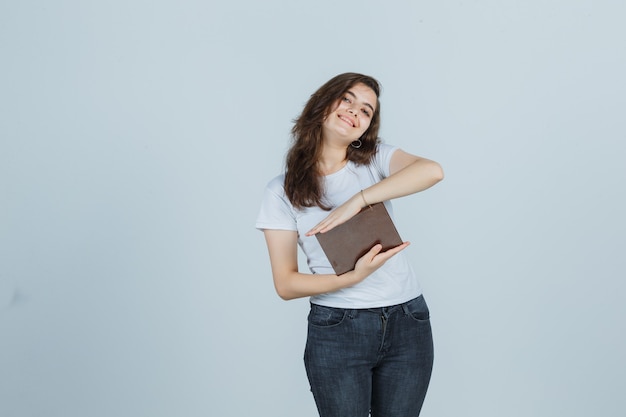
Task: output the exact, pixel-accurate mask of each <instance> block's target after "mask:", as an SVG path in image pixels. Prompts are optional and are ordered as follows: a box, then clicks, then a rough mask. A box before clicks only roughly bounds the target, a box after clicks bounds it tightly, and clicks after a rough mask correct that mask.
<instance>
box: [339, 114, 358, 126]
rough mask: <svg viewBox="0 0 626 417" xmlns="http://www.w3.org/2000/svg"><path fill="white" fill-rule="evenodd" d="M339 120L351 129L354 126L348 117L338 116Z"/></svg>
mask: <svg viewBox="0 0 626 417" xmlns="http://www.w3.org/2000/svg"><path fill="white" fill-rule="evenodd" d="M339 118H340V119H341V120H342V121H343V122H345V123H346V124H348V125H350V126H351V127H354V126H355V123H354V120H352V119H351V118H350V117H348V116H344V115H339Z"/></svg>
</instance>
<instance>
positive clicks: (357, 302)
mask: <svg viewBox="0 0 626 417" xmlns="http://www.w3.org/2000/svg"><path fill="white" fill-rule="evenodd" d="M396 149H398V148H397V147H394V146H391V145H386V144H380V145H379V146H378V151H377V152H376V155H375V156H374V158H373V159H372V162H371V163H370V164H369V165H356V164H355V163H353V162H352V161H348V163H347V164H346V165H345V166H344V167H343V168H342V169H341V170H339V171H337V172H335V173H333V174H331V175H327V176H326V177H324V182H325V183H324V190H325V201H326V202H327V203H329V204H331V205H332V207H337V206H339V205H341V204H343V203H344V202H346V201H347V200H348V199H349V198H350V197H352V196H353V195H355V194H356V193H358V192H359V191H360V190H363V189H365V188H368V187H369V186H371V185H373V184H375V183H377V182H378V181H380V180H381V179H382V178H384V177H386V176H388V175H389V164H390V161H391V155H392V154H393V152H394V151H396ZM381 175H382V177H381ZM284 181H285V176H284V175H279V176H277V177H275V178H274V179H272V180H271V181H270V182H269V183H268V185H267V187H266V189H265V194H264V197H263V201H262V204H261V210H260V211H259V215H258V217H257V221H256V227H257V228H258V229H260V230H264V229H274V230H293V231H296V232H298V244H299V246H300V248H301V249H302V251H303V252H304V254H305V255H306V258H307V263H308V266H309V269H310V271H311V272H312V273H313V274H334V271H333V268H332V266H331V265H330V262H329V261H328V259H327V258H326V255H325V254H324V251H323V250H322V248H321V246H320V245H319V243H318V241H317V238H316V237H315V236H305V233H306V232H308V231H309V230H311V229H312V228H313V226H315V225H316V224H318V223H319V222H320V221H322V220H323V219H324V218H325V217H326V216H328V213H329V212H328V211H324V210H322V209H321V208H319V207H317V206H315V207H307V208H304V209H300V210H298V209H295V208H294V207H293V206H292V204H291V202H290V201H289V199H288V198H287V196H286V195H285V189H284ZM385 206H386V207H387V210H388V211H389V214H390V216H391V217H392V218H393V208H392V206H391V202H389V201H386V202H385ZM420 294H421V289H420V286H419V283H418V282H417V278H416V276H415V273H414V272H413V269H412V268H411V266H410V264H409V263H408V261H407V259H406V255H405V253H404V251H402V252H400V253H398V254H396V255H395V256H393V257H392V258H391V259H389V260H388V261H387V262H386V263H385V264H384V265H383V266H382V267H381V268H379V269H378V270H376V271H375V272H374V273H373V274H371V275H370V276H369V277H367V278H366V279H365V280H363V281H361V282H360V283H358V284H356V285H354V286H352V287H349V288H343V289H340V290H338V291H334V292H331V293H326V294H320V295H316V296H312V297H311V302H312V303H314V304H319V305H323V306H327V307H337V308H373V307H384V306H390V305H395V304H400V303H403V302H406V301H409V300H411V299H413V298H415V297H417V296H419V295H420Z"/></svg>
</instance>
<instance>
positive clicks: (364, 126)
mask: <svg viewBox="0 0 626 417" xmlns="http://www.w3.org/2000/svg"><path fill="white" fill-rule="evenodd" d="M371 123H372V120H371V119H366V120H361V126H360V127H361V131H362V132H363V133H365V131H366V130H367V129H368V128H369V127H370V124H371Z"/></svg>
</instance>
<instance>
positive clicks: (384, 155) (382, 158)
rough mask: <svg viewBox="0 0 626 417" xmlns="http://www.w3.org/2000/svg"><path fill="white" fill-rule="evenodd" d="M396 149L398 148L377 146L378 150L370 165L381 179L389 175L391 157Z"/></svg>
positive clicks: (386, 145)
mask: <svg viewBox="0 0 626 417" xmlns="http://www.w3.org/2000/svg"><path fill="white" fill-rule="evenodd" d="M398 149H399V148H398V147H397V146H393V145H388V144H386V143H380V144H379V145H378V150H377V152H376V154H375V155H374V159H373V160H372V164H373V165H374V168H376V170H377V171H378V173H379V174H380V175H381V179H382V178H387V177H388V176H389V175H390V169H389V167H390V165H391V157H392V155H393V153H394V152H395V151H397V150H398Z"/></svg>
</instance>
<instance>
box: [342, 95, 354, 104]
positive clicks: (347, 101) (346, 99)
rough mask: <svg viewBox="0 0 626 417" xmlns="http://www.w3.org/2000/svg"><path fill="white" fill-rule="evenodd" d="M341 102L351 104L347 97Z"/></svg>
mask: <svg viewBox="0 0 626 417" xmlns="http://www.w3.org/2000/svg"><path fill="white" fill-rule="evenodd" d="M343 101H345V102H346V103H352V102H351V101H350V99H349V98H348V97H347V96H346V97H344V98H343Z"/></svg>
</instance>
